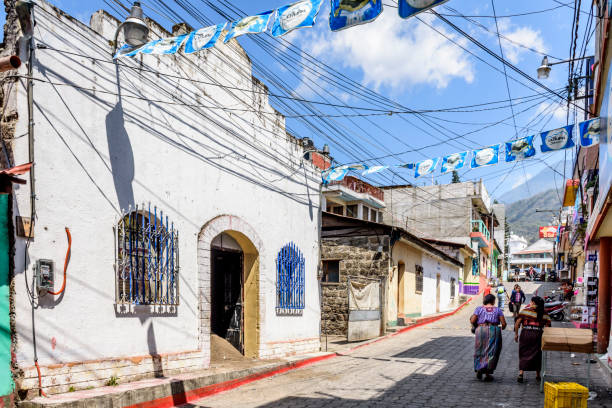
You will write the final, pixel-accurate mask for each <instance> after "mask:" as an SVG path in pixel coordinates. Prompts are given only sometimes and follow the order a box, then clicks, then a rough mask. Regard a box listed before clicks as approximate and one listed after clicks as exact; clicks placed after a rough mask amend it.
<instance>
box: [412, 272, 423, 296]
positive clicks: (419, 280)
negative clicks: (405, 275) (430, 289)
mask: <svg viewBox="0 0 612 408" xmlns="http://www.w3.org/2000/svg"><path fill="white" fill-rule="evenodd" d="M414 268H415V271H416V272H415V275H416V276H415V283H416V286H415V290H414V291H415V292H416V293H423V267H422V266H421V265H415V267H414Z"/></svg>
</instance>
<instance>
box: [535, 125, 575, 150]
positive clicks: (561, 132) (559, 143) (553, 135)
mask: <svg viewBox="0 0 612 408" xmlns="http://www.w3.org/2000/svg"><path fill="white" fill-rule="evenodd" d="M573 132H574V125H569V126H565V127H562V128H559V129H554V130H549V131H548V132H542V133H541V134H540V137H541V138H542V146H540V150H541V151H542V153H548V152H554V151H556V150H563V149H569V148H570V147H574V139H573V137H572V134H573Z"/></svg>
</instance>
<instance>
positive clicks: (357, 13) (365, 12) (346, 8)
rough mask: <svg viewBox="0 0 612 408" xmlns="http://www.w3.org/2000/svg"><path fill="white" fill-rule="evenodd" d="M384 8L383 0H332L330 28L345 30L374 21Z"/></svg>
mask: <svg viewBox="0 0 612 408" xmlns="http://www.w3.org/2000/svg"><path fill="white" fill-rule="evenodd" d="M382 10H383V2H382V0H331V13H330V16H329V28H330V29H331V30H332V31H338V30H343V29H345V28H348V27H353V26H356V25H359V24H364V23H369V22H371V21H374V20H375V19H376V18H377V17H378V16H379V15H380V14H381V13H382Z"/></svg>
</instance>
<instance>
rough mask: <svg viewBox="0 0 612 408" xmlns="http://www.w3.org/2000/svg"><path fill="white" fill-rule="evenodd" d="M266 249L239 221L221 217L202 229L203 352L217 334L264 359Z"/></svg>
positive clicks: (200, 255)
mask: <svg viewBox="0 0 612 408" xmlns="http://www.w3.org/2000/svg"><path fill="white" fill-rule="evenodd" d="M262 249H263V247H262V243H261V241H260V240H259V237H258V236H257V234H256V233H255V231H254V230H253V229H252V228H251V227H250V226H249V225H248V224H247V223H245V222H244V221H243V220H241V219H240V218H238V217H234V216H229V215H223V216H219V217H217V218H215V219H213V220H211V221H210V222H208V223H207V224H206V225H205V226H204V228H203V229H202V231H201V233H200V236H199V242H198V265H199V275H200V280H199V282H200V291H201V297H200V302H201V307H200V310H201V312H200V313H201V316H202V319H201V325H200V333H201V337H200V346H201V347H202V349H204V350H205V349H207V348H209V347H210V340H211V335H217V336H219V337H222V338H223V339H226V340H227V341H228V342H230V343H231V344H232V345H233V346H234V347H236V349H238V350H240V352H241V353H242V354H244V356H245V357H249V358H256V357H259V333H260V298H259V292H260V285H261V282H260V279H259V259H260V252H261V251H262ZM211 357H213V358H214V356H211Z"/></svg>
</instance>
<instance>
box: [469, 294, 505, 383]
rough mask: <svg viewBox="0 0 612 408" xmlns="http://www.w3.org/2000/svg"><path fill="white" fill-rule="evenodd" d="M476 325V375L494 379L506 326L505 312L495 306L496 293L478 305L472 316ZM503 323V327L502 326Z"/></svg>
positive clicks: (473, 323) (488, 380) (486, 297)
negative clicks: (503, 331)
mask: <svg viewBox="0 0 612 408" xmlns="http://www.w3.org/2000/svg"><path fill="white" fill-rule="evenodd" d="M470 323H471V324H472V326H474V327H475V332H474V334H475V335H476V339H475V344H474V349H475V352H474V371H475V372H476V377H477V378H478V379H479V380H481V379H482V377H483V375H484V376H485V379H484V380H485V381H487V382H490V381H493V376H492V374H493V372H494V371H495V369H496V368H497V363H498V362H499V356H500V354H501V351H502V332H501V331H502V330H504V329H505V328H506V319H505V318H504V312H503V311H502V310H501V309H500V308H498V307H495V295H491V294H489V295H487V296H485V297H484V301H483V305H482V306H478V307H477V308H476V310H475V311H474V314H473V315H472V317H471V318H470ZM500 324H501V328H500Z"/></svg>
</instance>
